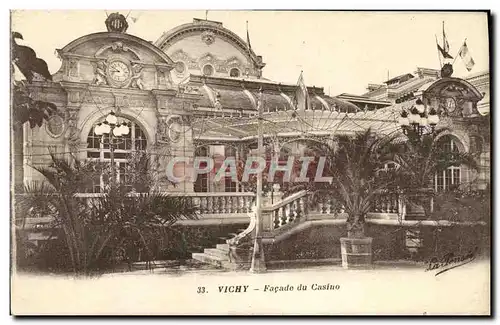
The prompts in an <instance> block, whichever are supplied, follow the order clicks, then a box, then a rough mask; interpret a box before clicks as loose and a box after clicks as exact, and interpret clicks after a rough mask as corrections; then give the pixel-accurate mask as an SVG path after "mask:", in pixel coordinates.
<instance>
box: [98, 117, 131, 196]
mask: <svg viewBox="0 0 500 325" xmlns="http://www.w3.org/2000/svg"><path fill="white" fill-rule="evenodd" d="M129 132H130V128H129V125H128V124H127V123H126V122H122V123H119V122H118V118H117V117H116V114H115V112H113V111H111V113H109V114H108V116H106V119H105V120H104V122H102V123H98V124H97V125H96V126H95V127H94V133H95V134H96V135H98V136H101V139H100V141H101V143H102V144H108V145H109V151H110V154H109V156H110V159H111V182H110V185H111V186H113V184H114V181H115V147H116V146H117V145H119V144H121V143H123V137H124V136H126V135H128V134H129Z"/></svg>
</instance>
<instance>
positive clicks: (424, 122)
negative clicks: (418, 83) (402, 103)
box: [398, 99, 439, 138]
mask: <svg viewBox="0 0 500 325" xmlns="http://www.w3.org/2000/svg"><path fill="white" fill-rule="evenodd" d="M398 123H399V125H400V126H401V128H402V129H403V133H404V134H405V135H408V134H409V132H410V131H413V133H414V134H415V135H417V137H418V138H420V137H422V136H423V135H424V134H428V133H431V134H432V133H434V129H435V127H436V125H437V124H438V123H439V116H438V114H437V111H436V109H435V108H434V107H432V108H431V109H430V110H429V112H426V108H425V106H424V104H423V103H422V101H421V100H420V99H419V100H417V102H416V103H415V105H414V106H412V108H410V109H409V111H406V110H403V111H402V112H401V116H400V117H399V120H398ZM428 127H430V128H431V130H430V132H426V131H427V130H428Z"/></svg>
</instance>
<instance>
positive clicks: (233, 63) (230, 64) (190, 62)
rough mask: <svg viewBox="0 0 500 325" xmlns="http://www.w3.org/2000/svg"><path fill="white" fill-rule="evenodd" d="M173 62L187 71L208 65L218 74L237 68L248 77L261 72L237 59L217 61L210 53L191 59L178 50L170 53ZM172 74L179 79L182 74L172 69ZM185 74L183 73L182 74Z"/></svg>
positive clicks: (234, 57) (233, 57)
mask: <svg viewBox="0 0 500 325" xmlns="http://www.w3.org/2000/svg"><path fill="white" fill-rule="evenodd" d="M170 57H171V58H172V60H174V61H175V62H182V63H184V64H185V66H187V68H188V69H190V70H193V69H200V70H201V69H203V67H204V66H205V65H206V64H207V63H210V65H212V66H213V67H214V69H215V71H217V72H220V73H228V72H229V71H230V70H231V69H232V68H238V69H239V70H240V71H245V73H246V74H245V75H246V76H247V77H248V76H259V75H260V73H261V71H260V70H256V69H254V67H253V66H252V65H250V64H244V63H243V62H242V61H241V60H240V59H239V58H238V57H236V56H232V57H230V58H228V59H219V58H218V57H216V56H215V55H213V54H212V53H209V52H208V53H205V54H203V55H201V56H200V57H199V58H198V59H196V58H192V57H191V56H189V54H187V53H186V52H184V51H183V50H178V51H175V52H174V53H172V55H171V56H170ZM174 71H175V72H174V73H176V74H178V76H179V77H180V76H181V75H182V73H181V72H180V71H177V69H174ZM184 73H185V72H184Z"/></svg>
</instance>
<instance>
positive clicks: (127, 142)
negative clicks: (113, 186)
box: [87, 117, 147, 193]
mask: <svg viewBox="0 0 500 325" xmlns="http://www.w3.org/2000/svg"><path fill="white" fill-rule="evenodd" d="M99 122H101V121H99ZM119 122H120V123H121V122H127V123H128V125H129V127H130V132H129V133H128V134H127V135H125V136H121V137H120V141H119V142H118V143H117V144H116V145H115V150H114V164H115V165H114V166H111V168H115V175H116V181H117V182H120V183H122V184H126V186H127V187H130V190H132V185H131V184H130V179H131V177H130V176H131V175H129V174H130V172H129V171H128V168H127V164H128V162H129V160H130V159H131V158H132V154H133V153H135V152H140V151H145V150H146V148H147V137H146V133H145V132H144V131H143V130H142V129H141V127H140V126H139V125H138V124H137V123H135V122H133V121H130V120H128V119H125V118H122V117H120V118H119ZM96 124H97V123H96ZM94 130H95V127H92V129H91V130H90V132H89V136H88V138H87V158H89V159H94V160H97V161H100V162H107V163H110V162H111V150H110V148H109V142H107V141H104V142H103V141H101V140H102V136H98V135H96V134H95V131H94ZM107 182H108V180H107V179H106V177H105V176H104V175H101V176H100V177H99V179H95V180H94V182H93V187H92V189H91V191H92V192H95V193H98V192H101V191H102V189H103V188H104V186H105V185H106V184H107Z"/></svg>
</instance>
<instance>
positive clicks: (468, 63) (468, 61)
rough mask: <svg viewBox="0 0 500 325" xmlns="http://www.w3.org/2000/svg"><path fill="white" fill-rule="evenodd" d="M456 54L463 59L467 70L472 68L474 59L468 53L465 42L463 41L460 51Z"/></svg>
mask: <svg viewBox="0 0 500 325" xmlns="http://www.w3.org/2000/svg"><path fill="white" fill-rule="evenodd" d="M458 55H460V57H461V58H462V60H463V61H464V64H465V67H466V68H467V71H471V70H472V68H473V67H474V64H476V63H475V62H474V59H472V56H471V55H470V52H469V48H468V47H467V43H466V42H465V41H464V44H463V45H462V47H461V48H460V52H458Z"/></svg>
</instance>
